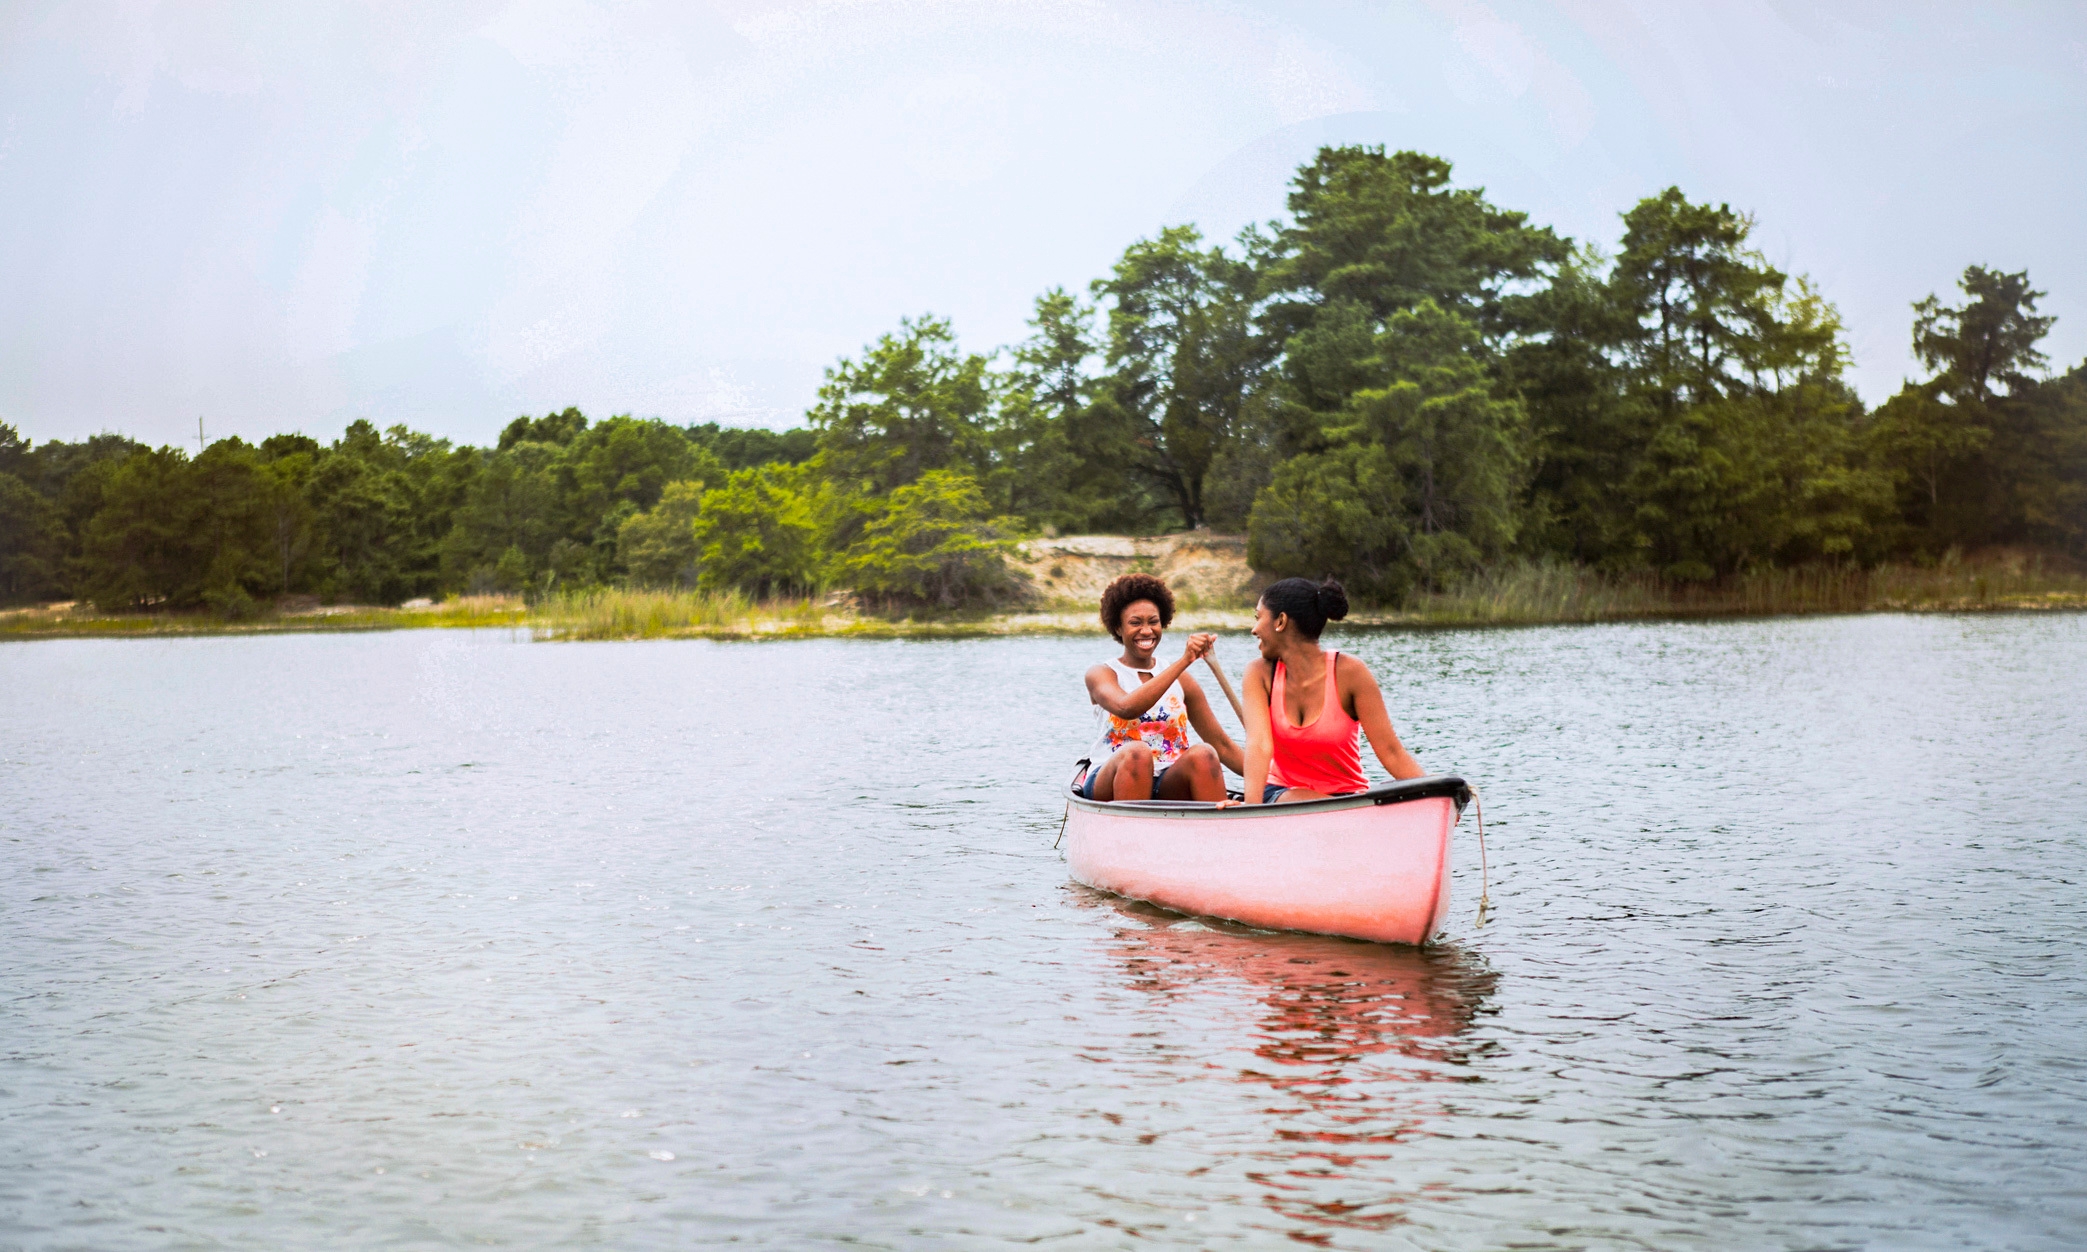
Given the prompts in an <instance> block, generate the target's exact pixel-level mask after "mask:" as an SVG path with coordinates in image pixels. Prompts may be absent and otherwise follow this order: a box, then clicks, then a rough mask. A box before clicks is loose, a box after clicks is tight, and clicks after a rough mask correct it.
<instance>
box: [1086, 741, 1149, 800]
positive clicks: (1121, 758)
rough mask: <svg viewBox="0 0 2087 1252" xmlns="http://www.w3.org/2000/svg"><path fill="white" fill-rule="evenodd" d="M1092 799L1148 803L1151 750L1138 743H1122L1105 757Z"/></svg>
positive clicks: (1097, 776) (1095, 782)
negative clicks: (1146, 801) (1143, 801)
mask: <svg viewBox="0 0 2087 1252" xmlns="http://www.w3.org/2000/svg"><path fill="white" fill-rule="evenodd" d="M1094 798H1095V799H1097V800H1101V801H1104V802H1106V801H1111V800H1116V799H1119V798H1121V799H1124V800H1150V799H1151V798H1152V749H1150V748H1148V747H1146V746H1145V745H1144V744H1142V743H1126V744H1124V745H1123V746H1122V747H1120V748H1118V749H1116V750H1115V751H1114V752H1111V753H1109V759H1108V760H1106V761H1103V762H1102V763H1101V773H1100V774H1098V775H1096V777H1095V779H1094Z"/></svg>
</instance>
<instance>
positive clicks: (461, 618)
mask: <svg viewBox="0 0 2087 1252" xmlns="http://www.w3.org/2000/svg"><path fill="white" fill-rule="evenodd" d="M2009 609H2012V610H2021V609H2074V610H2078V609H2087V572H2082V571H2081V570H2080V569H2078V568H2077V567H2074V566H2070V565H2067V564H2064V563H2061V562H2057V561H2053V560H2051V559H2049V558H2045V557H2041V556H2038V555H2036V554H2033V553H2017V552H2001V553H1995V554H1989V555H1985V556H1981V557H1978V558H1975V559H1970V560H1954V559H1952V560H1945V561H1943V562H1942V563H1940V564H1938V565H1935V566H1932V567H1919V566H1910V565H1886V566H1879V567H1877V568H1874V569H1867V570H1865V569H1857V568H1853V567H1827V566H1818V567H1809V568H1804V569H1792V570H1770V571H1764V572H1761V573H1757V574H1747V575H1742V576H1740V577H1737V578H1734V579H1730V580H1727V581H1724V582H1720V583H1714V584H1673V583H1667V582H1663V581H1661V580H1659V579H1656V578H1652V577H1650V576H1644V575H1613V574H1604V573H1601V572H1599V571H1596V570H1590V569H1586V568H1582V567H1578V566H1571V565H1560V564H1542V563H1524V564H1514V565H1506V566H1501V567H1498V568H1495V569H1492V570H1488V571H1486V572H1484V573H1482V574H1479V575H1477V576H1475V577H1473V578H1471V579H1469V580H1468V581H1466V582H1465V583H1464V584H1463V585H1461V586H1459V587H1457V588H1456V589H1455V590H1453V591H1450V592H1444V593H1439V594H1432V595H1426V596H1422V597H1419V598H1417V599H1416V600H1414V601H1413V602H1411V603H1409V604H1407V605H1405V606H1402V607H1400V608H1396V609H1368V608H1364V609H1361V610H1359V611H1358V612H1356V613H1355V614H1353V615H1352V616H1351V618H1350V619H1349V620H1350V621H1351V623H1353V624H1355V625H1361V626H1507V625H1537V624H1542V623H1551V622H1560V623H1562V622H1607V621H1630V620H1637V619H1647V618H1687V617H1750V616H1769V615H1779V614H1802V613H1864V612H1888V611H1900V612H1908V611H1910V612H1958V611H1975V610H2009ZM1252 620H1253V614H1252V610H1251V602H1250V601H1244V600H1242V601H1240V602H1236V603H1210V602H1205V601H1203V600H1201V599H1199V598H1196V597H1184V603H1183V605H1182V611H1181V613H1180V615H1179V617H1177V618H1176V620H1175V628H1176V629H1177V630H1184V629H1186V630H1242V629H1244V628H1246V627H1247V626H1248V625H1250V624H1251V623H1252ZM487 626H494V627H510V628H514V629H526V630H528V631H530V632H531V635H532V636H533V637H535V638H539V639H570V640H584V639H674V638H720V639H776V638H808V637H824V638H834V637H855V638H891V639H897V638H906V639H922V638H958V637H965V636H979V635H1017V634H1091V633H1094V632H1095V631H1097V630H1098V627H1097V625H1096V623H1095V620H1094V607H1093V605H1092V604H1091V603H1086V602H1081V601H1075V600H1069V599H1068V600H1058V601H1050V602H1046V603H1043V604H1040V605H1037V606H1035V607H1033V608H1031V609H1027V610H1023V611H1018V612H999V613H987V612H959V613H936V614H916V615H911V616H908V615H903V614H884V613H872V612H864V611H859V610H857V609H855V608H853V607H851V606H849V605H848V604H847V603H846V601H845V598H842V597H805V598H787V597H786V598H781V599H772V600H759V601H757V600H754V599H752V598H750V597H748V596H745V595H743V594H740V593H738V592H729V591H728V592H698V591H633V590H615V589H596V590H591V591H580V592H572V593H567V594H563V595H559V596H554V597H551V598H549V599H546V600H543V601H540V602H538V603H536V604H534V605H529V604H525V603H524V602H523V601H522V599H521V598H520V597H517V596H458V597H455V598H453V599H450V600H446V601H444V602H443V603H441V604H437V605H429V606H416V607H410V608H380V607H373V606H367V605H336V606H330V607H317V606H304V607H298V608H295V609H275V610H266V611H263V612H262V613H260V614H257V615H255V616H253V617H250V618H247V619H244V620H239V621H226V620H224V619H222V618H219V617H215V616H212V615H209V614H204V613H101V612H97V611H96V610H94V609H92V608H90V607H87V606H81V605H53V606H46V607H42V608H33V609H15V610H9V611H6V612H0V640H4V639H33V638H67V637H70V638H82V637H84V638H97V637H112V638H125V637H150V636H163V635H203V634H209V635H233V634H258V633H274V632H285V631H308V630H401V629H414V628H421V627H450V628H456V627H487Z"/></svg>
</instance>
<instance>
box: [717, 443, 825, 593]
mask: <svg viewBox="0 0 2087 1252" xmlns="http://www.w3.org/2000/svg"><path fill="white" fill-rule="evenodd" d="M802 478H803V474H802V471H800V470H797V469H795V468H793V467H786V466H773V465H771V466H763V467H761V468H759V469H745V470H737V471H735V472H733V473H732V474H731V475H730V476H728V477H727V478H726V479H725V485H724V486H722V487H719V488H717V489H715V490H713V491H706V492H704V493H703V497H702V499H701V501H700V502H699V504H698V511H697V515H696V518H695V521H694V523H693V524H692V526H691V534H692V536H693V538H694V542H695V547H696V562H697V575H696V585H697V586H699V587H701V588H702V589H703V590H705V591H723V590H726V589H728V588H737V589H739V590H741V591H744V592H747V593H749V594H751V595H757V596H765V595H772V594H775V593H778V592H783V591H792V590H807V589H809V588H810V587H811V586H812V585H813V582H814V579H815V576H816V573H817V570H818V566H819V528H818V525H817V523H816V522H815V521H814V520H813V517H812V504H811V500H810V498H809V497H808V496H807V495H806V494H805V493H804V491H803V490H801V489H800V488H801V480H802Z"/></svg>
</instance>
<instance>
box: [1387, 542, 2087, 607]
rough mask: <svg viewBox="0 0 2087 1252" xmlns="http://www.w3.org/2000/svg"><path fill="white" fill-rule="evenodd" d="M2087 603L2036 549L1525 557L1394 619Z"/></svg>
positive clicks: (2080, 579)
mask: <svg viewBox="0 0 2087 1252" xmlns="http://www.w3.org/2000/svg"><path fill="white" fill-rule="evenodd" d="M1980 608H2087V575H2083V574H2082V573H2080V572H2079V571H2078V570H2076V569H2074V568H2071V567H2069V566H2064V565H2060V564H2055V563H2053V562H2051V561H2049V560H2047V559H2046V558H2044V557H2042V556H2040V555H2038V554H2035V553H2023V552H2014V551H2007V550H2000V551H1996V552H1992V553H1987V554H1982V555H1979V556H1977V557H1973V558H1970V559H1966V558H1964V557H1962V556H1960V555H1957V554H1955V553H1951V554H1948V555H1946V556H1944V557H1943V559H1942V560H1941V561H1939V562H1937V563H1936V564H1935V565H1933V566H1917V565H1880V566H1876V567H1874V568H1870V569H1864V568H1861V567H1860V566H1854V565H1808V566H1799V567H1796V568H1792V569H1771V570H1759V571H1755V572H1751V573H1746V574H1740V575H1737V576H1736V577H1733V578H1730V579H1725V580H1721V581H1718V582H1711V583H1676V582H1669V581H1666V580H1663V579H1660V578H1658V577H1656V576H1654V575H1650V574H1608V573H1604V572H1602V571H1599V570H1593V569H1588V568H1586V567H1584V566H1577V565H1566V564H1562V563H1558V562H1541V561H1524V562H1516V563H1511V564H1506V565H1501V566H1496V567H1494V568H1493V569H1489V570H1485V571H1482V572H1480V573H1478V574H1475V575H1473V576H1471V577H1470V578H1468V579H1466V580H1465V581H1464V582H1463V583H1462V584H1461V585H1459V586H1458V587H1456V588H1455V589H1454V590H1451V591H1448V592H1444V593H1439V594H1431V595H1424V596H1420V597H1418V598H1416V599H1415V600H1414V601H1413V602H1412V603H1410V604H1409V605H1408V606H1407V607H1406V611H1405V612H1402V613H1396V614H1392V615H1391V618H1392V620H1404V621H1417V622H1423V623H1428V624H1440V625H1475V624H1484V623H1497V624H1510V623H1535V622H1594V621H1615V620H1620V619H1627V618H1639V617H1722V616H1761V615H1771V614H1786V613H1861V612H1867V611H1872V610H1880V609H1980Z"/></svg>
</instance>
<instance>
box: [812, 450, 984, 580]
mask: <svg viewBox="0 0 2087 1252" xmlns="http://www.w3.org/2000/svg"><path fill="white" fill-rule="evenodd" d="M988 512H989V510H988V509H987V507H986V499H985V493H984V492H983V491H982V490H980V489H979V485H978V480H977V479H975V478H973V477H971V476H970V475H969V474H964V473H959V472H956V471H954V470H932V471H930V472H928V473H926V474H923V475H921V476H920V479H919V481H917V482H914V483H911V484H909V485H907V486H904V487H900V488H898V489H896V490H894V491H893V492H892V493H891V495H890V497H889V498H888V499H887V500H885V501H884V502H883V504H882V506H881V507H880V508H878V509H877V510H876V512H875V513H874V515H873V516H872V517H871V518H870V520H869V522H868V523H867V524H866V525H865V526H864V527H863V532H862V538H860V539H859V540H857V541H856V542H855V543H854V544H852V545H850V546H849V548H848V550H847V551H846V552H844V553H843V554H842V555H841V558H840V560H839V561H838V562H837V563H836V566H835V574H836V576H837V578H838V580H839V581H840V582H842V583H844V584H846V585H847V586H849V587H851V588H853V589H854V591H855V592H856V594H857V595H860V596H862V597H863V598H864V599H866V600H870V601H872V602H875V603H881V604H886V605H935V606H938V607H941V608H957V607H959V606H963V605H973V604H990V603H997V602H1000V601H1004V600H1007V599H1011V598H1013V597H1014V596H1016V595H1018V594H1019V593H1020V591H1021V590H1022V588H1021V584H1020V582H1019V581H1018V579H1017V578H1016V576H1015V574H1014V573H1013V572H1012V571H1011V570H1009V569H1008V568H1007V553H1008V552H1009V550H1011V549H1012V548H1013V547H1014V544H1015V541H1014V538H1013V537H1012V535H1011V534H1010V531H1012V529H1013V526H1012V524H1011V523H1009V522H1008V521H1007V520H1006V519H995V518H989V517H988V516H987V514H988Z"/></svg>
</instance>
